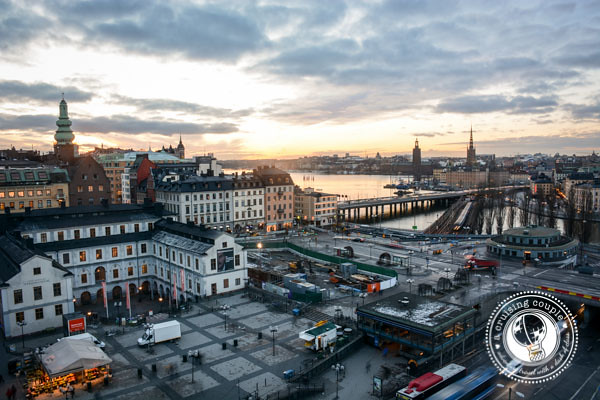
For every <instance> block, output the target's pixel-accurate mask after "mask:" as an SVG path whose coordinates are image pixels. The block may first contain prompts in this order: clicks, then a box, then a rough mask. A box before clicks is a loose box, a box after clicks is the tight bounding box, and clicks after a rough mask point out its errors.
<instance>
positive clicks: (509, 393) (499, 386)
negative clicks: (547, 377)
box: [496, 383, 525, 400]
mask: <svg viewBox="0 0 600 400" xmlns="http://www.w3.org/2000/svg"><path fill="white" fill-rule="evenodd" d="M496 387H498V388H500V389H504V385H503V384H501V383H497V384H496ZM515 394H516V395H517V397H520V398H522V399H524V398H525V395H524V394H523V393H521V392H517V391H516V390H515ZM511 398H512V387H509V388H508V400H511Z"/></svg>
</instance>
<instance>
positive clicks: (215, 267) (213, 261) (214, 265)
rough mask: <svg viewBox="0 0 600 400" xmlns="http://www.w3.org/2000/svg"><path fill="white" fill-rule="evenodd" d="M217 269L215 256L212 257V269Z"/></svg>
mask: <svg viewBox="0 0 600 400" xmlns="http://www.w3.org/2000/svg"><path fill="white" fill-rule="evenodd" d="M216 269H217V260H216V259H214V258H211V259H210V270H211V271H214V270H216Z"/></svg>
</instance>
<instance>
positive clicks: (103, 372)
mask: <svg viewBox="0 0 600 400" xmlns="http://www.w3.org/2000/svg"><path fill="white" fill-rule="evenodd" d="M36 356H37V359H38V361H39V366H40V368H38V369H33V370H30V371H27V373H26V376H27V384H26V387H27V389H28V392H29V393H31V395H32V397H35V396H37V395H39V394H42V393H52V392H54V391H55V390H58V389H60V388H62V387H64V386H66V385H67V384H70V385H74V384H75V383H77V382H81V383H87V382H92V381H94V380H96V379H98V378H104V377H105V376H108V371H109V370H108V365H109V364H110V363H111V362H112V360H111V358H110V357H108V356H107V355H106V353H104V351H103V350H102V349H100V348H98V347H96V346H95V345H94V344H93V343H91V342H87V341H83V340H61V341H60V342H58V343H55V344H53V345H51V346H49V347H47V348H46V349H44V351H43V352H40V353H37V354H36Z"/></svg>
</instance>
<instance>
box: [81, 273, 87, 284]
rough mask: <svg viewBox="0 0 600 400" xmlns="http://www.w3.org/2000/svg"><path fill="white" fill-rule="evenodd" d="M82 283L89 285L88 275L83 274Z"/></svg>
mask: <svg viewBox="0 0 600 400" xmlns="http://www.w3.org/2000/svg"><path fill="white" fill-rule="evenodd" d="M81 283H87V274H81Z"/></svg>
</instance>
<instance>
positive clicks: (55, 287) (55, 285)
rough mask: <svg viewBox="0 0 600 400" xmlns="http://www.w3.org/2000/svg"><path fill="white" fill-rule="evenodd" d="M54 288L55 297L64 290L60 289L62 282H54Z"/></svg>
mask: <svg viewBox="0 0 600 400" xmlns="http://www.w3.org/2000/svg"><path fill="white" fill-rule="evenodd" d="M52 289H53V290H54V297H56V296H60V295H61V294H62V290H61V289H60V283H55V284H53V285H52Z"/></svg>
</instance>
